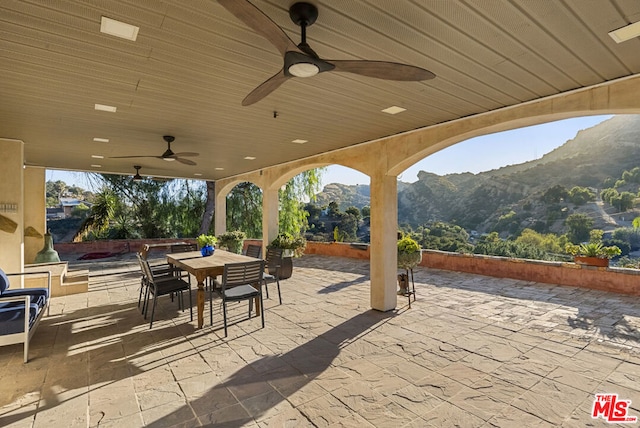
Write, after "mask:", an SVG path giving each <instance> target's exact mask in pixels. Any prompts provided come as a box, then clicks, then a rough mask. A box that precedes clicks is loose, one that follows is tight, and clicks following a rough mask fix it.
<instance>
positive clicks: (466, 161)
mask: <svg viewBox="0 0 640 428" xmlns="http://www.w3.org/2000/svg"><path fill="white" fill-rule="evenodd" d="M610 117H611V116H610V115H609V116H587V117H580V118H573V119H566V120H559V121H556V122H550V123H545V124H542V125H536V126H529V127H526V128H520V129H515V130H512V131H505V132H499V133H496V134H489V135H483V136H481V137H476V138H471V139H469V140H466V141H463V142H461V143H458V144H455V145H453V146H451V147H448V148H446V149H444V150H441V151H439V152H437V153H434V154H432V155H431V156H428V157H426V158H425V159H423V160H422V161H420V162H418V163H416V164H415V165H413V166H412V167H410V168H408V169H407V170H406V171H404V173H402V175H401V176H400V177H399V178H400V180H402V181H404V182H408V183H412V182H414V181H416V180H417V179H418V176H417V174H418V172H420V171H428V172H433V173H436V174H439V175H444V174H450V173H456V172H473V173H478V172H482V171H489V170H492V169H496V168H500V167H502V166H506V165H513V164H517V163H522V162H526V161H530V160H533V159H538V158H540V157H542V155H544V154H546V153H549V152H550V151H552V150H553V149H555V148H556V147H559V146H561V145H562V144H564V143H565V142H567V140H570V139H572V138H574V137H575V136H576V134H577V133H578V131H580V130H582V129H587V128H590V127H592V126H594V125H597V124H598V123H600V122H602V121H604V120H607V119H609V118H610ZM84 177H85V174H83V173H77V172H69V171H58V170H47V180H52V181H55V180H62V181H64V182H66V183H67V184H71V185H77V186H80V187H83V188H85V189H89V188H90V186H89V183H87V180H86V179H85V178H84ZM322 181H323V185H325V184H329V183H343V184H369V177H368V176H366V175H364V174H361V173H360V172H358V171H355V170H352V169H350V168H345V167H341V166H337V165H334V166H330V167H328V168H327V171H326V172H325V174H324V176H323V180H322Z"/></svg>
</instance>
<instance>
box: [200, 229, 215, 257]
mask: <svg viewBox="0 0 640 428" xmlns="http://www.w3.org/2000/svg"><path fill="white" fill-rule="evenodd" d="M196 242H197V243H198V246H199V247H200V252H201V253H202V255H203V256H210V255H212V254H213V252H214V251H215V249H216V242H217V239H216V237H215V236H213V235H205V234H202V235H200V236H198V237H197V238H196Z"/></svg>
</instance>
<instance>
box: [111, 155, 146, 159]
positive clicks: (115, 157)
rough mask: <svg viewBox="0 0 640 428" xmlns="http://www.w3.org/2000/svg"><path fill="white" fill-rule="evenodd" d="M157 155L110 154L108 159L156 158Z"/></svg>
mask: <svg viewBox="0 0 640 428" xmlns="http://www.w3.org/2000/svg"><path fill="white" fill-rule="evenodd" d="M157 157H158V156H145V155H140V156H111V157H109V159H133V158H157Z"/></svg>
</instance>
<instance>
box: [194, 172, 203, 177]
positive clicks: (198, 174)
mask: <svg viewBox="0 0 640 428" xmlns="http://www.w3.org/2000/svg"><path fill="white" fill-rule="evenodd" d="M193 175H195V176H196V177H200V176H202V174H200V173H199V172H196V173H195V174H193Z"/></svg>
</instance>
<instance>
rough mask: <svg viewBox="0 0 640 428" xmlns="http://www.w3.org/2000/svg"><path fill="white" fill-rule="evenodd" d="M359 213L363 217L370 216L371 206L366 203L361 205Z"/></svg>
mask: <svg viewBox="0 0 640 428" xmlns="http://www.w3.org/2000/svg"><path fill="white" fill-rule="evenodd" d="M360 214H361V215H362V218H363V219H366V218H369V217H371V207H370V206H368V205H365V206H364V207H362V209H361V210H360Z"/></svg>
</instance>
